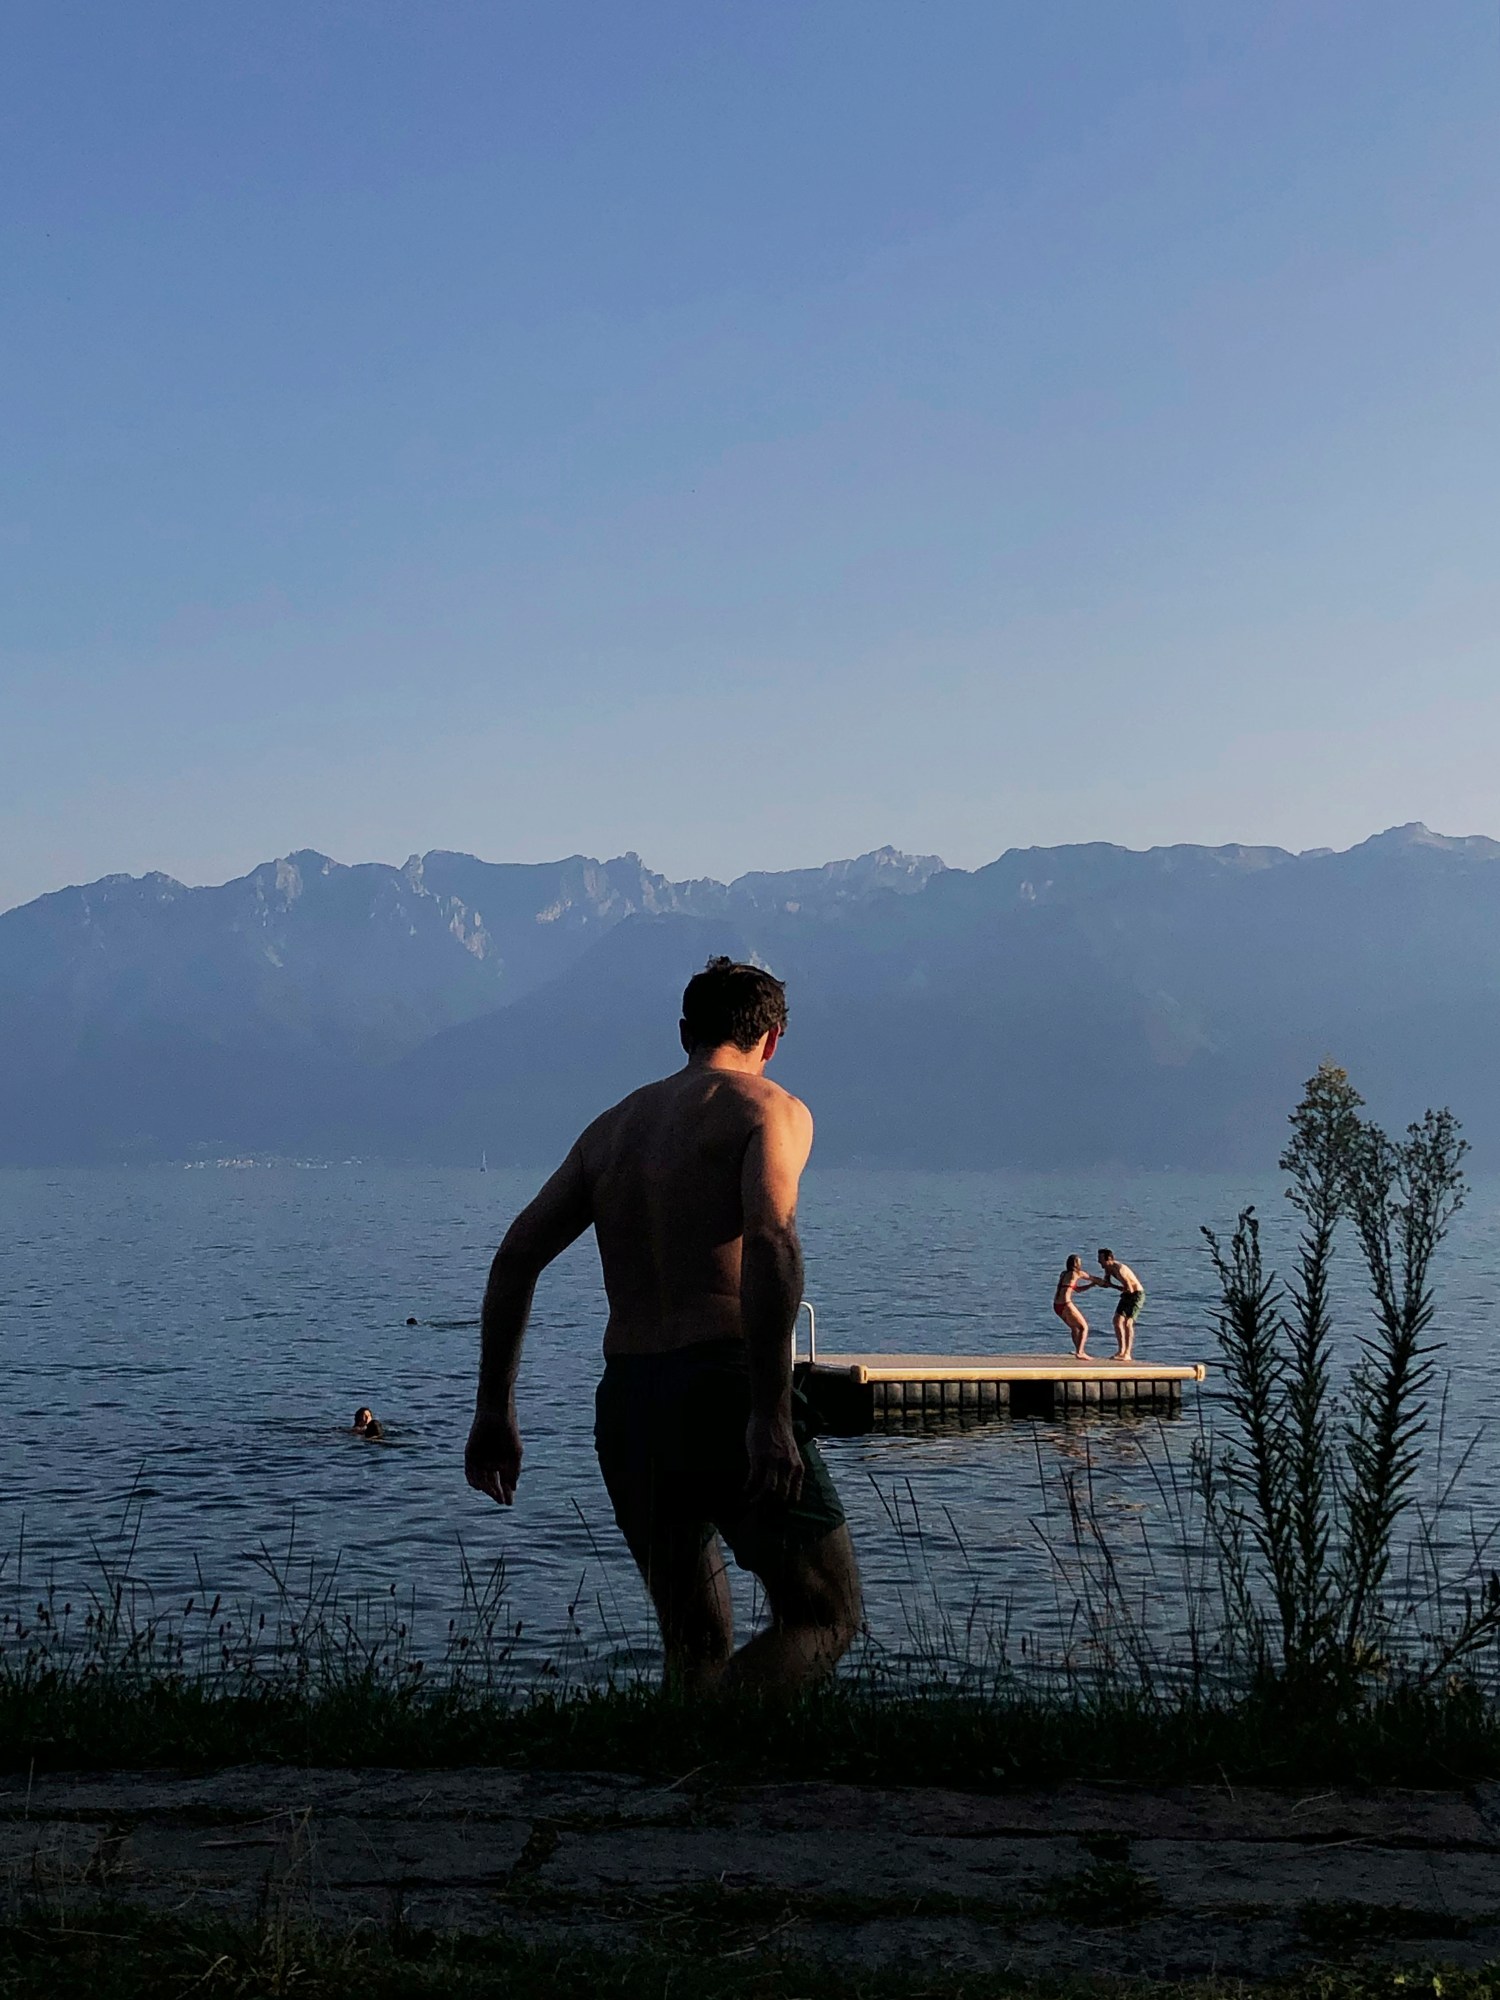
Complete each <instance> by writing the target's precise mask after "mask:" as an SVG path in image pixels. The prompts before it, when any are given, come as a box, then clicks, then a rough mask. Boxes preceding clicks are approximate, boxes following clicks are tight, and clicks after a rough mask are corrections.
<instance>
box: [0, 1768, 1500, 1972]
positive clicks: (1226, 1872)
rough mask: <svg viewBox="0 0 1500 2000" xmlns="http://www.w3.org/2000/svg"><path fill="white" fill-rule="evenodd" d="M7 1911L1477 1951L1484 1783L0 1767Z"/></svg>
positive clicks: (1242, 1965)
mask: <svg viewBox="0 0 1500 2000" xmlns="http://www.w3.org/2000/svg"><path fill="white" fill-rule="evenodd" d="M0 1857H3V1870H4V1875H3V1880H4V1884H5V1896H6V1904H7V1909H8V1910H9V1911H10V1912H18V1911H23V1910H37V1909H38V1908H43V1909H46V1910H48V1911H50V1912H54V1913H63V1912H78V1911H82V1910H83V1909H85V1908H87V1907H89V1906H91V1905H97V1904H99V1903H101V1902H108V1903H113V1904H118V1903H127V1904H134V1905H139V1906H142V1907H146V1908H151V1909H155V1910H170V1911H176V1912H182V1913H194V1912H201V1913H205V1914H206V1913H209V1912H216V1913H224V1914H233V1915H237V1916H245V1917H261V1916H264V1915H265V1914H266V1913H267V1912H268V1911H275V1912H279V1913H284V1914H285V1915H286V1916H288V1917H289V1918H296V1919H297V1920H299V1921H305V1920H311V1921H313V1922H316V1923H319V1924H322V1925H327V1926H330V1927H334V1926H336V1927H338V1928H340V1929H341V1930H347V1929H349V1928H350V1927H360V1926H372V1927H375V1928H377V1929H381V1928H388V1927H391V1926H405V1927H407V1928H408V1929H421V1930H434V1931H440V1932H441V1931H483V1932H490V1931H495V1930H507V1931H510V1932H511V1933H513V1934H514V1935H516V1936H517V1937H520V1938H525V1939H528V1940H532V1941H537V1942H545V1941H547V1940H556V1941H558V1942H563V1941H565V1940H566V1941H572V1942H577V1943H581V1944H582V1943H587V1944H591V1945H605V1946H610V1945H635V1944H642V1943H650V1942H653V1941H660V1940H662V1939H664V1938H665V1939H673V1940H675V1941H676V1942H678V1943H679V1944H686V1945H688V1946H689V1947H690V1946H691V1943H692V1939H693V1936H694V1931H695V1927H698V1928H699V1929H701V1931H702V1934H703V1937H704V1939H705V1948H707V1945H708V1944H709V1943H711V1945H712V1948H713V1950H714V1951H715V1952H716V1953H720V1954H722V1953H723V1952H725V1951H739V1952H743V1953H744V1954H745V1956H746V1957H747V1958H749V1957H753V1956H755V1955H758V1954H767V1953H775V1952H782V1951H795V1952H796V1953H798V1954H799V1955H803V1956H813V1957H822V1958H825V1959H828V1960H833V1961H840V1962H842V1963H844V1964H848V1965H877V1964H894V1963H898V1962H899V1961H901V1960H902V1959H903V1958H908V1957H913V1958H915V1957H920V1959H921V1961H922V1962H923V1964H924V1965H926V1966H927V1967H928V1968H931V1967H932V1966H933V1964H934V1963H944V1962H946V1963H949V1964H952V1965H954V1966H964V1967H972V1968H976V1969H979V1968H985V1969H994V1970H998V1971H1009V1972H1012V1973H1017V1974H1021V1973H1045V1974H1048V1975H1052V1976H1067V1975H1070V1974H1077V1975H1084V1976H1104V1977H1109V1976H1114V1977H1120V1976H1124V1977H1133V1978H1147V1979H1186V1978H1203V1977H1210V1976H1215V1975H1217V1976H1220V1977H1239V1978H1248V1979H1258V1978H1267V1977H1273V1976H1277V1975H1283V1974H1287V1973H1291V1972H1295V1971H1299V1970H1303V1969H1306V1968H1307V1967H1309V1966H1311V1965H1315V1964H1327V1963H1330V1962H1337V1961H1339V1960H1347V1959H1355V1958H1357V1959H1360V1960H1363V1961H1366V1962H1368V1961H1371V1960H1375V1961H1380V1962H1386V1963H1393V1962H1400V1961H1408V1962H1416V1961H1420V1962H1422V1963H1433V1962H1442V1963H1445V1964H1451V1965H1479V1964H1486V1963H1492V1962H1496V1961H1500V1785H1476V1786H1474V1787H1472V1788H1471V1789H1469V1790H1468V1791H1454V1792H1417V1791H1383V1792H1369V1793H1361V1792H1355V1791H1346V1790H1340V1791H1321V1792H1311V1791H1310V1792H1306V1793H1295V1792H1269V1791H1245V1790H1232V1789H1230V1788H1229V1787H1227V1786H1225V1787H1222V1788H1212V1787H1163V1788H1162V1789H1160V1790H1150V1789H1142V1788H1140V1787H1137V1786H1123V1785H1121V1786H1102V1785H1100V1786H1090V1785H1076V1786H1068V1787H1064V1788H1061V1789H1058V1790H1054V1791H1048V1792H1028V1791H1016V1792H1008V1793H1000V1794H992V1795H979V1794H969V1793H962V1792H948V1791H936V1790H920V1789H916V1790H905V1789H903V1790H897V1789H891V1790H879V1789H872V1788H865V1787H855V1786H845V1785H828V1784H807V1785H766V1786H760V1787H754V1788H737V1789H725V1788H721V1787H718V1786H715V1785H713V1784H711V1783H708V1782H705V1781H703V1780H701V1779H699V1778H698V1777H696V1776H694V1775H691V1774H690V1775H689V1776H687V1777H685V1778H683V1779H681V1780H679V1781H678V1782H677V1783H676V1784H674V1785H670V1786H661V1785H656V1784H650V1783H647V1782H644V1781H639V1780H634V1779H630V1778H620V1777H613V1776H604V1775H576V1774H570V1775H563V1774H549V1773H547V1772H516V1771H496V1770H458V1771H437V1772H412V1771H393V1770H364V1771H316V1770H292V1769H286V1768H277V1767H269V1768H247V1769H240V1770H232V1771H224V1772H220V1773H217V1774H215V1775H212V1776H208V1777H173V1776H170V1775H167V1776H164V1775H161V1774H148V1775H140V1776H132V1775H111V1776H107V1777H89V1776H67V1777H46V1778H41V1777H38V1778H36V1779H34V1780H33V1781H31V1782H27V1781H26V1780H25V1779H22V1778H13V1779H11V1780H10V1781H9V1783H8V1788H7V1789H5V1790H4V1792H3V1796H0Z"/></svg>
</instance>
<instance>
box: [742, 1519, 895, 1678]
mask: <svg viewBox="0 0 1500 2000" xmlns="http://www.w3.org/2000/svg"><path fill="white" fill-rule="evenodd" d="M755 1573H756V1575H757V1576H758V1577H759V1578H760V1580H761V1582H762V1584H764V1586H765V1592H766V1601H767V1603H768V1604H769V1606H770V1611H771V1622H770V1624H769V1625H768V1626H767V1627H766V1629H765V1631H764V1632H758V1633H757V1634H756V1636H755V1637H754V1638H753V1639H751V1640H750V1641H749V1642H748V1644H746V1645H744V1646H741V1648H740V1650H739V1651H738V1652H737V1653H736V1654H735V1655H734V1657H733V1659H732V1660H730V1662H729V1664H728V1666H727V1667H725V1669H724V1671H723V1673H722V1674H721V1675H720V1676H719V1682H718V1684H719V1686H720V1687H721V1688H722V1689H723V1690H724V1691H725V1692H726V1693H729V1692H735V1693H746V1694H748V1693H756V1694H793V1693H795V1692H796V1690H797V1689H798V1688H801V1687H806V1686H808V1685H809V1684H810V1683H811V1682H813V1681H818V1680H822V1679H823V1678H824V1677H825V1676H826V1675H828V1674H831V1673H832V1672H833V1670H834V1668H835V1667H836V1666H837V1665H838V1663H839V1661H840V1660H841V1659H842V1658H843V1656H844V1654H845V1653H847V1652H848V1650H849V1648H850V1646H852V1645H853V1643H854V1640H855V1638H856V1636H857V1635H858V1632H859V1623H860V1598H859V1569H858V1565H857V1564H856V1563H855V1560H854V1544H853V1543H852V1542H851V1541H850V1539H849V1530H848V1528H847V1526H845V1525H843V1524H842V1523H841V1524H840V1525H839V1526H838V1527H836V1528H832V1529H830V1530H829V1532H828V1533H827V1534H826V1535H824V1536H823V1537H822V1539H821V1540H819V1541H816V1542H813V1543H811V1544H806V1545H802V1546H797V1545H796V1544H793V1545H792V1546H791V1547H789V1548H787V1549H785V1550H784V1551H783V1552H782V1553H780V1554H779V1555H778V1556H776V1557H775V1558H774V1559H772V1560H768V1561H766V1562H765V1563H764V1565H761V1564H757V1565H756V1571H755Z"/></svg>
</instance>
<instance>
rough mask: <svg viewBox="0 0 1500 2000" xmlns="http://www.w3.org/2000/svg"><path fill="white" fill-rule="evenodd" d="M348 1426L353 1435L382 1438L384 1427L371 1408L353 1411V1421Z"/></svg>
mask: <svg viewBox="0 0 1500 2000" xmlns="http://www.w3.org/2000/svg"><path fill="white" fill-rule="evenodd" d="M349 1428H350V1430H351V1431H352V1432H353V1433H354V1435H355V1437H361V1438H383V1437H384V1436H385V1427H384V1425H383V1424H382V1423H381V1421H380V1419H379V1417H377V1416H376V1414H375V1412H374V1411H373V1410H366V1409H358V1410H356V1411H355V1412H354V1422H353V1423H352V1424H351V1425H350V1426H349Z"/></svg>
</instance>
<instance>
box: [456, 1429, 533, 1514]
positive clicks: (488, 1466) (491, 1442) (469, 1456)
mask: <svg viewBox="0 0 1500 2000" xmlns="http://www.w3.org/2000/svg"><path fill="white" fill-rule="evenodd" d="M464 1477H465V1479H467V1480H468V1482H469V1484H470V1485H471V1486H472V1487H473V1488H474V1490H475V1492H476V1493H488V1495H489V1496H490V1498H491V1499H492V1500H498V1501H499V1503H500V1505H501V1506H502V1507H508V1506H509V1505H510V1503H511V1502H512V1500H514V1499H515V1497H516V1482H517V1480H518V1479H519V1478H520V1477H521V1431H520V1427H519V1425H518V1424H517V1423H516V1411H515V1405H514V1404H512V1405H511V1407H510V1408H509V1409H508V1410H480V1411H478V1412H477V1413H476V1415H475V1418H474V1424H473V1428H472V1429H471V1430H470V1432H469V1442H468V1444H467V1445H466V1446H465V1447H464Z"/></svg>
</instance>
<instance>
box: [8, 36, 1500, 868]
mask: <svg viewBox="0 0 1500 2000" xmlns="http://www.w3.org/2000/svg"><path fill="white" fill-rule="evenodd" d="M1497 82H1500V35H1497V26H1496V12H1495V8H1494V6H1493V4H1492V0H1429V4H1425V5H1416V4H1413V0H1348V4H1343V0H1227V4H1219V0H1183V4H1171V0H1047V4H1045V5H1036V4H1028V3H1027V0H899V4H897V0H681V3H680V4H671V0H629V4H622V0H597V4H595V0H589V3H588V4H584V0H524V4H511V0H463V4H458V0H359V4H346V0H255V4H253V5H245V4H243V0H234V4H221V0H172V4H159V0H129V4H121V0H10V4H9V5H8V6H7V8H6V9H5V15H4V21H3V24H0V146H3V158H0V190H3V192H0V204H3V212H0V264H3V279H0V284H3V297H4V307H3V327H0V335H3V339H0V354H3V366H0V423H3V437H4V441H5V442H4V450H3V453H0V565H3V576H0V647H3V654H0V676H3V684H0V904H6V903H11V902H15V901H18V900H20V899H22V898H25V897H28V896H31V895H34V894H37V893H39V892H41V891H43V890H45V889H49V888H53V887H56V886H58V885H60V884H61V883H63V882H67V881H77V880H83V879H87V878H90V877H93V876H96V875H99V874H103V873H106V872H109V871H113V870H122V869H123V870H130V871H132V872H138V871H140V870H142V869H146V868H164V869H166V870H168V871H169V872H170V873H173V874H176V875H179V876H181V877H183V878H184V879H186V880H188V881H205V880H217V879H220V878H222V877H224V876H226V875H230V874H237V873H240V872H243V870H245V869H246V868H248V867H250V866H252V865H253V864H254V863H255V862H257V861H258V860H262V859H264V858H266V857H268V856H270V855H272V854H275V853H284V852H286V851H288V850H290V849H293V848H297V847H302V846H315V847H320V848H323V849H324V850H326V851H328V852H331V853H333V854H334V855H336V856H338V857H339V858H341V859H343V860H351V861H352V860H360V859H383V860H391V861H400V860H402V859H403V858H404V857H405V855H406V854H408V853H409V852H411V851H413V850H416V849H423V848H428V847H434V846H443V847H459V848H467V849H471V850H473V851H475V852H478V853H480V854H483V855H485V856H487V857H489V858H495V859H499V858H514V859H527V860H530V859H541V858H545V857H549V856H554V855H558V854H563V853H568V852H573V851H576V850H580V849H581V850H583V851H586V852H593V853H598V854H608V853H617V852H619V851H621V850H623V849H626V848H635V849H638V850H639V851H640V852H641V853H642V854H643V855H644V856H645V857H646V858H647V859H648V860H649V861H650V862H651V863H652V864H653V865H654V866H657V867H660V868H662V869H664V870H666V871H667V872H669V873H671V874H673V875H688V874H704V873H709V874H717V875H721V876H723V875H729V874H733V873H736V872H739V871H740V870H743V869H746V868H751V867H779V866H791V865H796V864H801V863H807V862H815V861H820V860H823V859H826V858H828V857H830V856H833V855H839V854H849V853H855V852H858V851H860V850H861V849H864V848H868V847H871V846H875V845H877V844H879V843H881V842H884V841H887V840H889V841H893V842H895V843H897V844H898V845H901V846H904V847H907V848H911V849H915V850H919V851H924V852H938V853H941V854H942V855H943V856H944V857H945V858H946V859H947V860H949V861H950V862H953V863H956V864H960V865H965V866H971V865H974V864H977V863H979V862H982V861H985V860H988V859H990V858H991V857H993V856H994V855H995V854H997V853H998V852H1000V851H1001V850H1002V849H1003V848H1005V847H1007V846H1010V845H1024V844H1030V843H1032V842H1048V843H1050V842H1055V841H1064V840H1084V839H1110V840H1118V841H1122V842H1126V843H1128V844H1130V845H1145V844H1150V843H1153V842H1158V841H1170V840H1204V841H1221V840H1231V839H1244V840H1254V841H1277V842H1281V843H1283V844H1286V845H1289V846H1292V847H1303V846H1310V845H1322V844H1331V845H1346V844H1348V843H1349V842H1351V841H1354V840H1357V839H1360V838H1362V837H1363V836H1364V835H1366V834H1368V833H1370V832H1372V831H1374V830H1375V829H1377V828H1379V827H1382V826H1386V825H1389V824H1391V823H1393V822H1397V821H1401V820H1407V819H1416V818H1421V819H1426V820H1428V821H1429V822H1430V823H1431V824H1433V825H1435V826H1437V827H1439V828H1441V829H1443V830H1445V831H1448V832H1458V833H1463V832H1475V831H1487V832H1490V833H1495V834H1500V672H1497V664H1500V662H1497V657H1496V655H1497V646H1496V632H1497V611H1500V548H1497V540H1500V537H1497V526H1500V491H1497V488H1500V422H1497V417H1500V389H1497V359H1500V254H1497V253H1500V241H1497V237H1500V230H1497V216H1500V201H1497V197H1500V128H1497V105H1500V92H1497Z"/></svg>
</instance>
